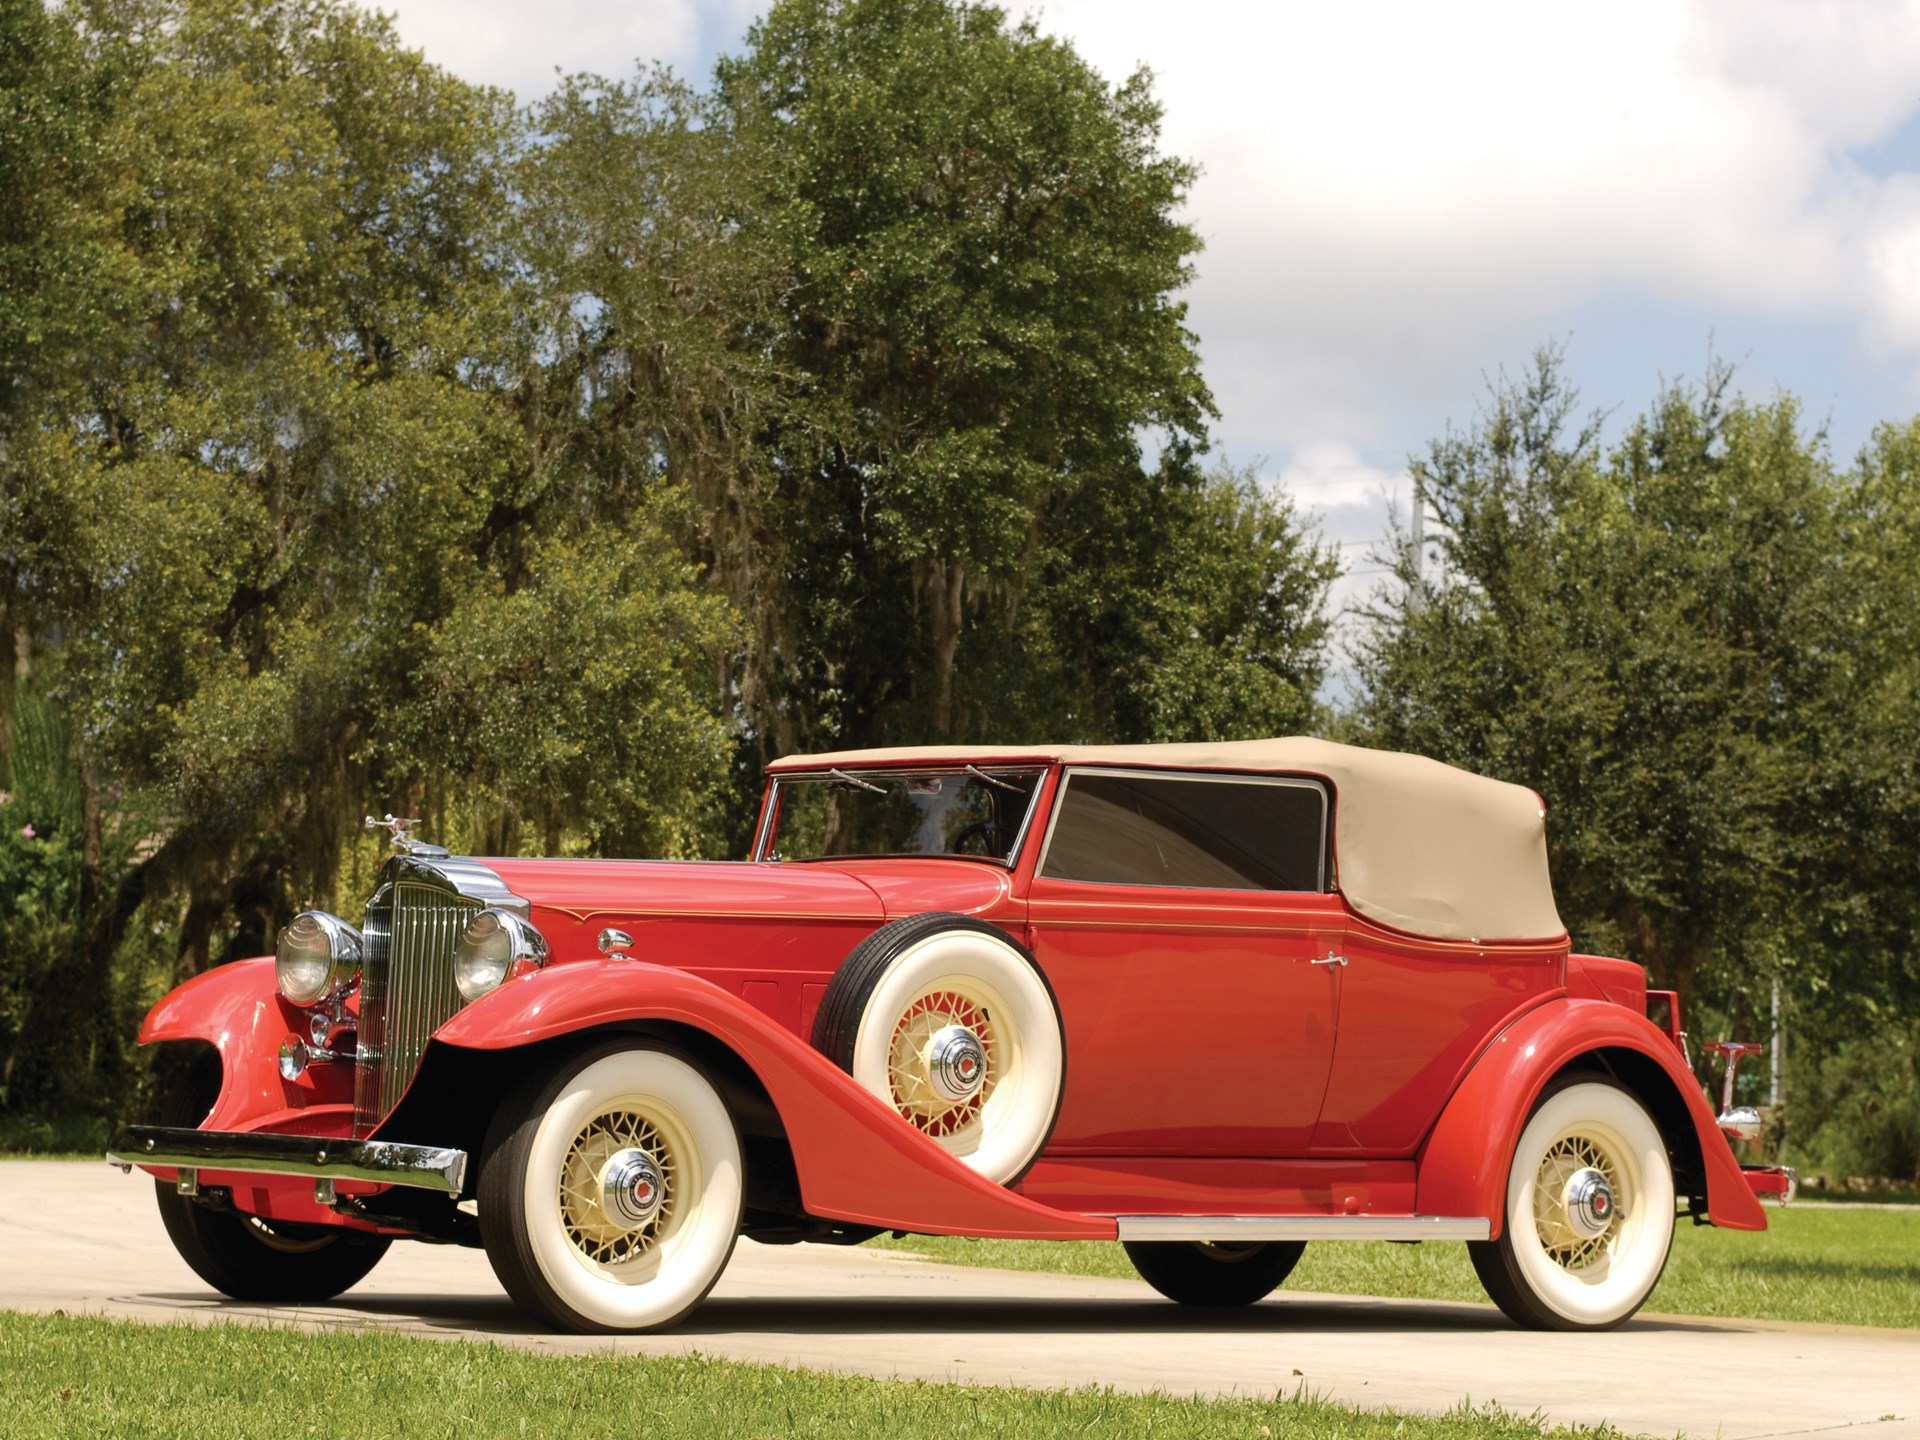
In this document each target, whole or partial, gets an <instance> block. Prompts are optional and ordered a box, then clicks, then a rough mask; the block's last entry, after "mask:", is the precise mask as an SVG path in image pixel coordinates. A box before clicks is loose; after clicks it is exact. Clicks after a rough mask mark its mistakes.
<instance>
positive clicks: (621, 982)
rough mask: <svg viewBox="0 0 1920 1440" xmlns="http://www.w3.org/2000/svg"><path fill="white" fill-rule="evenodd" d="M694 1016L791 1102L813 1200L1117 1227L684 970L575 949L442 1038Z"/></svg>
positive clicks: (799, 1165)
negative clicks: (981, 1155)
mask: <svg viewBox="0 0 1920 1440" xmlns="http://www.w3.org/2000/svg"><path fill="white" fill-rule="evenodd" d="M644 1021H664V1022H668V1023H671V1024H675V1025H684V1026H689V1027H691V1028H693V1029H696V1030H699V1031H702V1032H703V1033H705V1034H707V1035H710V1036H712V1037H713V1039H714V1040H716V1041H717V1042H719V1043H720V1044H722V1045H724V1046H726V1047H727V1048H728V1049H729V1050H731V1051H732V1052H733V1053H734V1054H735V1055H737V1056H739V1058H740V1060H741V1062H742V1063H743V1064H744V1065H746V1066H747V1068H748V1069H750V1070H751V1071H752V1072H753V1074H754V1075H755V1077H756V1078H757V1079H758V1080H759V1082H760V1084H761V1086H762V1087H763V1088H764V1089H765V1090H766V1092H767V1096H768V1098H769V1099H770V1100H771V1101H772V1102H773V1106H774V1109H775V1110H776V1111H778V1112H779V1115H780V1121H781V1125H782V1126H783V1128H784V1129H785V1131H786V1136H787V1141H788V1144H789V1145H790V1146H791V1147H792V1150H793V1163H794V1169H795V1171H796V1172H797V1174H798V1177H799V1182H800V1193H801V1198H802V1202H803V1203H804V1204H805V1206H806V1209H807V1212H808V1213H809V1214H811V1215H816V1216H819V1217H821V1218H823V1219H829V1220H840V1221H846V1222H848V1223H850V1224H856V1225H873V1226H879V1227H881V1228H883V1229H895V1230H916V1231H921V1232H924V1233H928V1234H951V1235H978V1236H990V1237H994V1238H999V1239H1044V1240H1111V1239H1113V1238H1115V1235H1116V1234H1117V1227H1116V1226H1115V1224H1114V1221H1113V1220H1112V1219H1111V1218H1106V1217H1100V1216H1091V1215H1078V1214H1069V1213H1067V1212H1064V1211H1059V1210H1054V1209H1051V1208H1049V1207H1047V1206H1045V1205H1040V1204H1036V1203H1035V1202H1034V1201H1031V1200H1028V1199H1026V1198H1024V1197H1023V1196H1019V1195H1016V1194H1014V1193H1013V1192H1011V1191H1009V1190H1004V1189H1002V1188H1001V1187H1000V1186H998V1185H995V1184H992V1183H991V1182H989V1181H987V1180H983V1179H982V1178H981V1177H980V1176H978V1175H976V1174H975V1173H974V1172H973V1171H972V1170H969V1169H968V1168H967V1167H966V1166H965V1165H963V1164H961V1162H960V1161H958V1160H956V1159H954V1158H953V1156H951V1155H949V1154H948V1153H947V1152H946V1151H945V1150H943V1149H941V1148H940V1146H939V1145H937V1144H936V1143H934V1142H933V1141H932V1140H930V1139H928V1138H927V1137H926V1136H925V1135H922V1134H921V1133H920V1132H919V1131H918V1130H916V1129H914V1128H913V1126H911V1125H909V1124H908V1123H907V1122H906V1121H905V1120H903V1119H901V1117H900V1116H899V1115H898V1114H897V1113H895V1111H894V1110H893V1108H892V1107H891V1106H889V1105H886V1104H883V1103H882V1102H881V1101H880V1100H879V1099H877V1098H876V1097H874V1096H872V1095H870V1094H868V1093H867V1092H866V1091H865V1090H863V1089H861V1088H860V1086H858V1085H856V1084H855V1083H854V1081H853V1077H852V1076H850V1075H848V1074H847V1073H846V1072H845V1071H844V1070H842V1069H840V1067H839V1066H837V1065H835V1064H834V1063H833V1062H832V1061H830V1060H828V1059H827V1057H826V1056H824V1055H822V1054H821V1053H820V1052H819V1051H817V1050H815V1049H814V1048H813V1047H812V1046H811V1045H808V1044H805V1043H804V1042H803V1041H801V1040H800V1038H799V1037H798V1036H796V1035H794V1034H793V1033H792V1032H791V1031H790V1030H788V1029H786V1028H785V1027H784V1026H782V1025H780V1024H778V1023H777V1022H775V1021H774V1020H772V1019H770V1018H769V1017H768V1016H767V1015H765V1014H764V1013H762V1012H761V1011H759V1010H756V1009H755V1008H754V1007H753V1006H751V1005H749V1004H747V1002H746V1001H744V1000H742V999H741V998H740V997H738V996H737V995H733V994H731V993H729V992H728V991H725V990H722V989H721V988H720V987H719V986H717V985H714V984H713V983H711V982H710V981H707V980H703V979H701V978H700V977H699V976H697V975H692V974H689V973H688V972H686V971H684V970H675V969H670V968H668V967H665V966H659V965H649V964H646V963H645V962H643V961H636V960H601V961H572V962H569V963H567V964H563V965H553V966H549V967H548V968H547V969H545V970H541V971H538V972H537V973H535V974H532V975H528V976H525V977H523V978H521V979H518V980H515V981H513V982H511V983H509V984H506V985H502V986H501V987H500V988H499V989H497V990H495V991H494V992H493V993H492V994H490V995H487V996H486V997H484V998H483V999H481V1000H478V1001H476V1002H475V1003H474V1004H472V1005H469V1006H467V1007H466V1009H464V1010H462V1011H461V1012H460V1013H459V1014H457V1015H455V1016H454V1017H453V1018H452V1019H451V1020H449V1021H448V1022H447V1023H446V1024H445V1025H443V1026H441V1027H440V1029H439V1030H438V1031H437V1032H435V1035H434V1041H435V1043H436V1044H441V1045H451V1046H455V1047H458V1048H462V1049H469V1050H509V1049H515V1048H518V1047H520V1046H524V1045H533V1044H537V1043H539V1042H541V1041H543V1040H552V1039H556V1038H559V1037H562V1036H565V1035H568V1034H572V1033H575V1032H579V1031H586V1030H593V1029H599V1028H604V1027H607V1026H617V1025H621V1024H626V1023H631V1022H644Z"/></svg>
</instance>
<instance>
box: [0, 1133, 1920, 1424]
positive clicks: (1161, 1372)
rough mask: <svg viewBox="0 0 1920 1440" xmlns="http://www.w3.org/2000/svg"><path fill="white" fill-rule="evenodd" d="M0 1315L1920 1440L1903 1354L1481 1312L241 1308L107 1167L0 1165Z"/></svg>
mask: <svg viewBox="0 0 1920 1440" xmlns="http://www.w3.org/2000/svg"><path fill="white" fill-rule="evenodd" d="M0 1306H6V1307H8V1308H11V1309H16V1310H32V1311H42V1312H45V1311H52V1310H56V1309H58V1310H64V1311H66V1312H67V1313H68V1314H70V1315H71V1314H89V1315H106V1316H114V1317H117V1318H122V1319H129V1320H147V1321H172V1320H186V1321H190V1322H195V1323H203V1324H205V1323H219V1322H222V1321H266V1322H273V1323H279V1324H285V1323H297V1324H300V1325H303V1326H309V1327H314V1328H318V1327H322V1326H325V1327H333V1328H358V1327H367V1326H378V1327H381V1328H384V1329H389V1330H399V1331H405V1332H408V1333H411V1334H416V1335H426V1336H433V1337H436V1338H442V1339H469V1340H491V1341H494V1342H496V1343H500V1344H508V1345H522V1346H529V1347H537V1348H539V1349H541V1350H544V1351H548V1352H551V1353H555V1354H569V1353H586V1352H589V1351H591V1352H594V1353H599V1354H605V1353H607V1352H608V1351H613V1352H615V1353H623V1354H639V1355H658V1354H671V1353H676V1352H680V1351H689V1350H698V1351H700V1352H701V1353H703V1354H706V1355H713V1356H727V1357H730V1358H734V1359H739V1360H747V1361H767V1362H771V1363H775V1364H786V1365H802V1366H808V1367H812V1368H816V1369H823V1370H837V1371H843V1372H847V1373H851V1374H861V1375H876V1376H883V1377H884V1376H900V1377H917V1378H924V1379H930V1380H966V1381H975V1382H982V1383H988V1384H1014V1385H1029V1386H1044V1387H1054V1386H1067V1387H1072V1386H1081V1385H1090V1384H1091V1385H1111V1386H1113V1387H1114V1388H1116V1389H1120V1390H1149V1389H1159V1390H1165V1391H1167V1392H1169V1393H1172V1394H1179V1395H1186V1394H1196V1393H1197V1394H1201V1395H1255V1396H1271V1395H1273V1394H1274V1393H1276V1392H1279V1393H1282V1394H1292V1393H1293V1392H1294V1391H1295V1390H1296V1389H1297V1388H1298V1387H1299V1386H1301V1385H1305V1386H1307V1387H1308V1388H1309V1389H1310V1390H1311V1391H1313V1392H1314V1393H1316V1394H1320V1395H1325V1396H1328V1397H1331V1398H1333V1399H1337V1400H1341V1401H1345V1402H1348V1403H1351V1404H1355V1405H1362V1406H1383V1407H1384V1406H1390V1407H1393V1408H1396V1409H1405V1410H1426V1411H1440V1410H1448V1409H1451V1408H1453V1407H1454V1406H1456V1405H1458V1404H1459V1403H1460V1402H1461V1401H1462V1400H1467V1399H1471V1400H1472V1401H1473V1402H1474V1403H1475V1404H1480V1403H1484V1402H1486V1401H1497V1402H1498V1403H1500V1404H1501V1405H1503V1406H1505V1407H1506V1408H1507V1409H1509V1410H1517V1411H1521V1412H1524V1413H1531V1412H1534V1411H1538V1412H1540V1413H1541V1414H1542V1415H1543V1416H1545V1417H1546V1418H1549V1419H1551V1420H1554V1421H1558V1422H1562V1423H1575V1422H1585V1423H1593V1422H1598V1421H1602V1420H1609V1421H1612V1422H1613V1423H1614V1424H1616V1425H1618V1426H1620V1427H1621V1428H1623V1429H1625V1430H1629V1431H1635V1432H1641V1433H1645V1434H1650V1435H1673V1434H1675V1433H1676V1432H1685V1433H1687V1434H1689V1435H1698V1436H1703V1437H1711V1436H1721V1437H1725V1440H1737V1437H1757V1436H1776V1435H1804V1434H1808V1433H1810V1432H1815V1431H1827V1430H1838V1429H1842V1428H1847V1429H1848V1430H1849V1433H1850V1437H1853V1436H1857V1437H1860V1440H1893V1437H1913V1440H1920V1332H1914V1331H1904V1330H1873V1329H1865V1328H1853V1327H1843V1326H1827V1325H1786V1324H1774V1323H1769V1322H1764V1321H1721V1320H1690V1319H1682V1318H1675V1317H1668V1316H1644V1317H1641V1318H1637V1319H1635V1320H1633V1321H1631V1322H1630V1323H1628V1324H1627V1325H1626V1326H1624V1327H1622V1328H1621V1329H1619V1330H1616V1331H1613V1332H1610V1333H1608V1334H1604V1335H1541V1334H1533V1333H1530V1332H1525V1331H1519V1330H1515V1329H1513V1328H1512V1327H1511V1326H1509V1325H1508V1324H1507V1322H1506V1321H1505V1320H1504V1319H1503V1318H1502V1317H1501V1316H1500V1315H1499V1313H1498V1312H1497V1311H1495V1310H1494V1309H1493V1308H1492V1307H1491V1306H1481V1305H1457V1304H1446V1303H1441V1302H1418V1303H1416V1302H1408V1301H1385V1300H1361V1299H1353V1298H1349V1297H1344V1296H1333V1295H1310V1294H1300V1293H1296V1292H1292V1291H1288V1290H1284V1289H1283V1290H1281V1291H1280V1292H1279V1293H1278V1294H1277V1295H1276V1296H1275V1297H1274V1298H1273V1299H1271V1300H1268V1301H1266V1302H1264V1303H1262V1304H1260V1305H1256V1306H1253V1307H1251V1308H1250V1309H1247V1310H1242V1311H1236V1312H1231V1313H1228V1314H1225V1315H1220V1314H1206V1313H1201V1312H1196V1311H1190V1310H1183V1309H1181V1308H1180V1307H1178V1306H1175V1305H1172V1304H1169V1303H1167V1302H1165V1301H1163V1300H1161V1299H1159V1298H1158V1297H1157V1296H1156V1295H1154V1294H1153V1293H1152V1292H1151V1291H1150V1290H1148V1289H1147V1287H1146V1286H1145V1285H1144V1284H1139V1283H1136V1282H1133V1281H1127V1280H1082V1279H1071V1278H1066V1277H1061V1276H1051V1275H1025V1274H1014V1273H1010V1272H1007V1271H998V1270H976V1269H961V1268H954V1267H950V1266H943V1265H934V1264H929V1263H927V1262H925V1261H922V1260H918V1259H915V1258H912V1257H910V1256H904V1255H900V1254H897V1253H892V1252H886V1251H869V1250H865V1249H835V1248H829V1247H822V1246H806V1245H802V1246H794V1247H770V1246H761V1245H752V1244H746V1243H743V1244H742V1245H741V1246H740V1248H739V1250H738V1251H737V1252H736V1253H735V1255H734V1259H733V1264H732V1266H731V1267H730V1268H729V1269H728V1271H727V1274H726V1275H725V1277H724V1278H723V1279H722V1280H721V1282H720V1285H719V1287H718V1288H717V1289H716V1290H715V1291H714V1293H713V1296H712V1297H711V1298H710V1299H709V1300H708V1301H707V1303H706V1305H705V1306H704V1307H702V1308H701V1309H700V1310H699V1311H697V1312H696V1313H695V1315H694V1317H693V1320H692V1321H691V1323H689V1324H687V1325H686V1326H684V1327H682V1328H681V1329H679V1330H676V1331H674V1332H672V1333H671V1334H668V1335H658V1336H648V1337H645V1338H640V1339H619V1340H609V1339H607V1338H605V1337H597V1338H583V1337H578V1336H562V1335H555V1334H552V1333H550V1332H547V1331H543V1330H540V1329H538V1328H536V1327H534V1326H531V1325H529V1324H528V1323H527V1322H526V1321H525V1320H524V1319H523V1318H522V1316H521V1315H520V1313H519V1312H518V1311H517V1310H516V1309H514V1307H513V1306H512V1304H511V1303H510V1302H509V1301H508V1300H507V1299H506V1297H505V1295H504V1294H502V1292H501V1290H500V1288H499V1286H498V1285H497V1284H496V1283H495V1281H494V1278H493V1272H492V1271H491V1270H490V1269H488V1267H487V1262H486V1258H485V1257H484V1256H483V1255H482V1254H481V1253H480V1252H478V1251H474V1250H458V1249H454V1248H451V1247H447V1246H426V1245H414V1244H404V1243H403V1244H399V1245H396V1246H395V1247H394V1248H393V1250H392V1251H391V1252H390V1253H389V1254H388V1256H387V1258H386V1259H385V1260H383V1261H382V1262H381V1264H380V1268H379V1269H377V1270H375V1271H374V1272H373V1274H372V1276H370V1277H369V1278H368V1279H367V1280H365V1281H364V1282H362V1283H361V1284H360V1285H359V1286H358V1287H356V1288H355V1289H353V1290H351V1291H349V1292H348V1293H347V1294H346V1295H345V1296H342V1297H341V1298H340V1299H339V1300H337V1301H335V1302H333V1303H331V1304H328V1305H321V1306H312V1307H303V1308H299V1309H292V1308H275V1307H267V1306H258V1305H243V1304H239V1303H236V1302H231V1301H226V1300H223V1299H221V1298H220V1297H219V1296H216V1295H215V1294H214V1293H213V1292H211V1291H209V1290H207V1289H206V1288H205V1287H204V1286H203V1285H202V1284H201V1283H200V1281H199V1280H198V1279H197V1278H196V1277H195V1276H194V1274H193V1273H192V1272H191V1271H190V1270H188V1269H187V1267H186V1265H185V1264H184V1263H182V1262H181V1260H180V1259H179V1258H178V1257H177V1256H176V1255H175V1254H174V1252H173V1248H172V1246H171V1245H170V1244H169V1243H168V1241H167V1238H166V1234H165V1232H164V1231H163V1230H162V1229H161V1226H160V1219H159V1215H158V1213H157V1212H156V1211H155V1209H154V1204H153V1193H152V1183H151V1182H150V1181H149V1180H147V1179H146V1177H144V1176H142V1175H140V1174H139V1173H138V1172H135V1174H134V1175H132V1176H124V1175H122V1174H120V1172H119V1171H117V1170H114V1169H112V1168H110V1167H108V1166H107V1165H105V1164H86V1163H65V1162H51V1161H8V1162H0Z"/></svg>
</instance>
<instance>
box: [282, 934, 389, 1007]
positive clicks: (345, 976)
mask: <svg viewBox="0 0 1920 1440" xmlns="http://www.w3.org/2000/svg"><path fill="white" fill-rule="evenodd" d="M366 948H367V945H366V941H365V940H363V939H362V938H361V936H360V932H359V931H358V930H356V929H354V928H353V926H351V925H349V924H348V923H347V922H346V921H344V920H342V919H341V918H340V917H339V916H337V915H329V914H327V912H326V911H324V910H303V911H301V912H300V913H299V914H298V915H296V916H294V917H293V923H292V924H290V925H288V926H287V928H286V929H284V930H282V931H281V932H280V938H279V940H277V941H276V942H275V943H274V947H273V971H274V978H275V979H276V980H278V982H279V984H280V993H281V994H282V995H284V996H286V997H287V999H289V1000H291V1001H292V1002H293V1003H294V1004H296V1005H318V1004H319V1003H320V1002H321V1001H323V1000H329V999H332V998H333V997H334V996H336V995H338V994H340V992H341V991H343V990H345V989H346V988H347V987H348V986H349V985H351V984H353V982H354V981H355V980H356V979H358V978H359V975H360V957H361V956H362V955H363V954H365V953H366Z"/></svg>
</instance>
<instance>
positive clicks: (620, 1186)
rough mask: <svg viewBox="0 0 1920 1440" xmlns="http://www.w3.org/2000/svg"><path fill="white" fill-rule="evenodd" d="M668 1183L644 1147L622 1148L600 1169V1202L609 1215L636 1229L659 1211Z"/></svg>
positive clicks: (650, 1219)
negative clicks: (634, 1148) (640, 1148)
mask: <svg viewBox="0 0 1920 1440" xmlns="http://www.w3.org/2000/svg"><path fill="white" fill-rule="evenodd" d="M665 1193H666V1184H665V1181H664V1180H663V1178H662V1177H661V1174H660V1167H659V1166H658V1165H656V1164H655V1163H654V1161H653V1157H652V1156H651V1155H649V1154H647V1152H646V1151H644V1150H620V1151H617V1152H615V1153H614V1154H613V1155H611V1156H609V1157H608V1159H607V1163H606V1167H605V1168H604V1169H603V1170H602V1171H601V1172H600V1205H601V1208H602V1209H604V1210H605V1211H606V1212H607V1214H608V1216H609V1217H611V1218H612V1219H614V1220H616V1221H618V1222H619V1223H620V1224H622V1225H625V1226H627V1227H628V1228H629V1229H634V1230H637V1229H639V1228H640V1227H641V1226H642V1225H645V1224H647V1223H649V1222H650V1221H652V1220H653V1218H654V1217H655V1216H657V1215H658V1214H659V1213H660V1202H661V1200H662V1198H663V1197H664V1196H665Z"/></svg>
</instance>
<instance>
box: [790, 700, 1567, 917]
mask: <svg viewBox="0 0 1920 1440" xmlns="http://www.w3.org/2000/svg"><path fill="white" fill-rule="evenodd" d="M1055 760H1058V761H1063V762H1065V763H1066V764H1069V765H1151V766H1167V767H1170V768H1174V769H1183V770H1243V771H1253V772H1258V773H1269V772H1283V773H1287V774H1295V775H1315V776H1319V777H1321V778H1323V779H1325V780H1326V781H1328V782H1329V783H1330V784H1331V785H1332V786H1333V793H1334V837H1333V848H1334V863H1335V870H1336V873H1337V874H1338V876H1339V885H1340V890H1341V892H1342V893H1343V894H1344V895H1345V896H1346V898H1347V903H1348V904H1349V905H1351V906H1352V907H1353V908H1354V909H1355V910H1356V911H1358V912H1359V913H1360V914H1362V915H1364V916H1366V917H1367V918H1368V919H1371V920H1377V921H1379V922H1380V923H1381V924H1383V925H1391V926H1393V927H1394V928H1395V929H1397V930H1407V931H1411V932H1413V933H1414V934H1417V935H1430V936H1433V937H1434V938H1436V939H1441V940H1470V941H1488V940H1557V939H1559V938H1560V937H1562V936H1564V935H1565V934H1566V926H1565V925H1563V924H1562V923H1561V921H1560V914H1559V911H1558V910H1557V909H1555V907H1554V903H1553V886H1552V884H1551V882H1550V881H1549V879H1548V876H1547V829H1546V812H1545V810H1544V809H1542V807H1541V805H1540V800H1539V797H1538V796H1536V795H1535V794H1534V793H1533V791H1531V790H1529V789H1527V788H1526V787H1524V786H1521V785H1509V784H1507V783H1506V782H1505V781H1503V780H1489V779H1486V778H1485V777H1484V776H1480V775H1474V774H1472V773H1470V772H1468V771H1465V770H1458V769H1455V768H1454V767H1453V766H1451V765H1443V764H1441V763H1440V762H1439V761H1438V760H1428V759H1425V758H1423V757H1421V756H1418V755H1402V754H1399V753H1397V752H1395V751H1391V750H1367V749H1363V748H1361V747H1360V746H1357V745H1337V744H1335V743H1334V742H1332V741H1331V740H1315V739H1312V738H1311V737H1308V736H1302V735H1294V736H1287V737H1285V738H1283V739H1277V740H1230V741H1221V742H1219V743H1215V744H1196V745H1005V746H995V745H968V746H958V745H934V746H927V747H923V748H919V749H908V748H900V749H892V750H843V751H839V752H837V753H833V754H826V755H789V756H787V757H786V758H784V759H781V760H776V761H775V762H774V763H773V764H772V765H770V766H768V767H767V768H768V770H769V771H770V772H771V773H773V774H776V775H778V774H784V773H787V772H791V771H795V770H820V769H824V768H826V767H829V766H839V767H847V766H866V765H905V764H913V763H934V764H938V763H943V762H944V763H950V764H951V763H957V762H962V761H972V762H974V763H975V764H989V763H1001V764H1005V763H1011V762H1017V761H1028V762H1051V761H1055Z"/></svg>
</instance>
